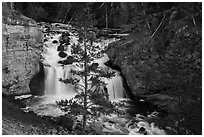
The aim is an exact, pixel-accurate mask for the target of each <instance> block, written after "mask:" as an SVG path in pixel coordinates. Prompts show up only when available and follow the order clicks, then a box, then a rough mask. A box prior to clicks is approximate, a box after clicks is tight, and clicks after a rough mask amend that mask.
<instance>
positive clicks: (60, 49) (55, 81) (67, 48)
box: [16, 23, 166, 135]
mask: <svg viewBox="0 0 204 137" xmlns="http://www.w3.org/2000/svg"><path fill="white" fill-rule="evenodd" d="M45 26H48V25H47V24H46V23H41V29H42V30H43V31H44V36H45V40H44V45H43V52H42V54H41V55H42V59H41V62H42V63H43V65H44V72H45V93H44V95H43V96H32V95H22V96H16V99H19V100H22V99H23V102H24V103H25V104H26V107H25V108H22V109H23V110H24V111H25V112H29V111H33V112H35V113H36V114H38V115H41V116H43V115H45V116H53V117H58V116H61V115H65V112H62V111H61V110H60V109H59V108H58V107H57V105H56V103H55V102H56V101H60V100H62V99H71V98H73V97H74V96H75V95H77V92H76V90H75V87H74V85H71V84H65V83H63V82H61V81H59V79H60V78H62V79H68V78H78V77H77V76H75V75H74V74H72V73H71V71H72V70H75V71H76V70H82V69H83V67H82V66H81V64H80V63H79V62H73V63H67V64H64V63H62V62H66V59H67V58H68V57H70V56H77V55H72V46H73V45H77V44H78V40H79V38H78V36H77V35H78V34H77V32H76V31H73V28H72V27H71V26H70V25H65V24H56V23H53V24H50V25H49V29H50V30H52V31H49V32H48V31H47V30H46V29H47V28H48V27H45ZM63 32H66V35H67V32H68V35H67V36H68V39H69V40H68V41H69V43H68V44H67V43H66V42H65V44H64V45H63V44H62V41H61V37H62V35H63ZM116 40H118V39H115V38H110V39H99V40H97V42H94V43H93V46H94V47H95V48H94V49H95V50H93V51H89V52H95V53H99V55H100V56H99V57H98V58H95V59H94V60H93V61H92V62H91V63H97V64H98V67H99V69H101V70H102V71H105V72H115V74H114V76H112V77H111V78H110V79H105V78H104V79H103V80H104V82H105V83H106V84H107V86H106V88H107V91H108V94H109V100H111V101H113V102H120V101H123V102H125V106H124V107H123V108H122V110H123V111H124V115H116V114H110V115H101V116H100V117H99V118H97V120H95V121H91V120H90V123H94V124H93V125H94V126H96V127H95V128H96V129H98V130H101V131H102V132H105V133H109V134H121V135H128V134H129V135H146V134H147V135H164V134H166V133H165V131H164V130H163V129H161V128H159V127H158V126H156V125H155V123H149V122H148V121H149V120H150V119H155V118H157V117H158V113H159V112H157V111H152V110H151V111H150V112H148V113H146V114H145V115H144V113H142V114H141V113H138V111H139V110H140V109H139V108H136V105H134V104H133V103H130V102H131V101H130V99H129V98H128V96H127V94H126V91H125V88H124V87H123V78H122V77H121V75H120V72H119V71H117V70H113V69H111V68H110V67H108V66H106V65H105V64H104V63H105V62H107V61H108V60H109V58H108V56H107V55H106V54H104V53H103V54H102V53H101V54H100V51H102V50H104V49H105V48H106V47H107V46H108V44H109V43H111V42H114V41H116ZM62 45H63V46H62ZM79 80H80V79H79ZM80 82H81V81H80ZM137 110H138V111H137ZM78 118H79V119H80V117H78Z"/></svg>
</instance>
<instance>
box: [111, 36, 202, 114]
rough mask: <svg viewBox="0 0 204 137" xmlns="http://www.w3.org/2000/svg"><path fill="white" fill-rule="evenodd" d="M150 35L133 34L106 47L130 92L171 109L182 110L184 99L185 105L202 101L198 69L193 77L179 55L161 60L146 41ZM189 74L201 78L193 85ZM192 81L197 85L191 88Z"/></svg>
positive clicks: (197, 78) (171, 110)
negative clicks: (177, 57)
mask: <svg viewBox="0 0 204 137" xmlns="http://www.w3.org/2000/svg"><path fill="white" fill-rule="evenodd" d="M148 38H149V36H145V35H137V34H131V35H129V36H127V37H123V38H122V39H121V40H120V41H116V42H114V43H111V44H110V45H109V47H108V49H107V54H108V56H109V58H110V60H111V63H112V64H113V65H114V66H117V67H119V68H120V69H121V73H122V74H123V76H124V77H125V79H126V82H127V84H128V86H129V88H130V89H131V92H132V93H133V94H134V95H135V96H136V97H138V96H139V97H141V98H143V99H144V100H146V101H148V102H151V103H153V104H155V105H159V106H160V107H161V108H163V109H166V110H167V111H169V112H175V113H177V112H180V110H181V109H180V107H179V106H180V105H181V103H184V102H185V103H184V104H183V105H184V106H186V107H187V106H188V105H194V104H192V103H195V102H196V103H198V104H199V103H200V100H201V93H202V92H201V86H199V83H198V81H201V79H199V71H198V70H197V71H196V72H192V73H194V74H193V75H194V76H195V77H194V76H193V75H192V74H190V73H187V71H184V70H183V69H182V68H181V66H182V65H183V64H181V63H180V65H178V64H176V63H177V60H176V59H169V58H167V59H166V60H162V59H161V58H160V57H159V56H158V54H157V52H156V51H155V50H154V48H153V47H151V46H149V45H146V44H145V43H146V42H147V41H148ZM153 42H154V41H153ZM178 60H179V59H178ZM174 61H175V62H174ZM185 65H186V64H185ZM186 68H187V67H186ZM189 68H190V67H189ZM191 69H192V68H191ZM188 71H190V69H189V70H188ZM191 71H193V69H192V70H191ZM196 75H197V76H196ZM190 76H192V79H196V80H198V81H197V84H196V83H190V84H191V86H190V85H189V84H188V83H187V82H186V81H185V80H187V78H189V77H190ZM193 85H195V86H194V89H188V86H189V87H191V88H192V87H193ZM192 90H193V91H194V92H191V91H192Z"/></svg>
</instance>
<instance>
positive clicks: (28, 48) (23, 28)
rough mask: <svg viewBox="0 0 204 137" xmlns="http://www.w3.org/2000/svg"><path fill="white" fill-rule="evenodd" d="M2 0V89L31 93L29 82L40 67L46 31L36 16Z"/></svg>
mask: <svg viewBox="0 0 204 137" xmlns="http://www.w3.org/2000/svg"><path fill="white" fill-rule="evenodd" d="M8 4H9V3H2V92H3V93H4V94H9V95H11V94H12V95H13V94H25V93H30V89H29V86H28V84H29V82H30V80H31V78H32V77H33V76H34V74H36V73H37V72H38V71H39V66H38V64H39V59H40V53H41V47H42V41H43V34H42V32H41V31H40V30H39V28H38V27H37V24H36V22H35V21H34V20H32V19H30V18H27V17H25V16H24V15H22V14H21V13H19V12H18V11H15V10H12V9H11V8H10V7H9V5H8Z"/></svg>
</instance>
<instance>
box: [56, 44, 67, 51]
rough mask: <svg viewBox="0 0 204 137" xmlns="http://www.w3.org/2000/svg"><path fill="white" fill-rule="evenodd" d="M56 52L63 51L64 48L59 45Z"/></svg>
mask: <svg viewBox="0 0 204 137" xmlns="http://www.w3.org/2000/svg"><path fill="white" fill-rule="evenodd" d="M57 51H65V49H64V46H63V45H59V46H58V47H57Z"/></svg>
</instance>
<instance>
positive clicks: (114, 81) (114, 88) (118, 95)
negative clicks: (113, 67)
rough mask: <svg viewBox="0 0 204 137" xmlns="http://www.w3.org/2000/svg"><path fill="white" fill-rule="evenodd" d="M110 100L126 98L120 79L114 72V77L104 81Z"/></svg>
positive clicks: (117, 73)
mask: <svg viewBox="0 0 204 137" xmlns="http://www.w3.org/2000/svg"><path fill="white" fill-rule="evenodd" d="M105 82H106V83H108V84H107V90H108V94H109V99H110V100H116V99H123V98H125V97H126V95H125V89H124V87H123V84H122V77H121V76H120V75H119V72H118V71H116V75H115V76H114V77H113V78H111V79H106V80H105Z"/></svg>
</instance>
